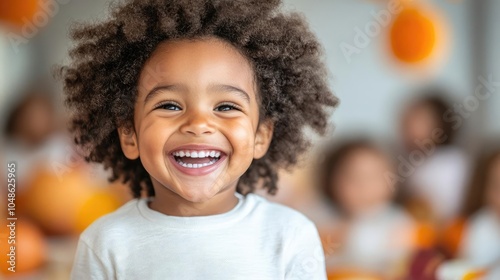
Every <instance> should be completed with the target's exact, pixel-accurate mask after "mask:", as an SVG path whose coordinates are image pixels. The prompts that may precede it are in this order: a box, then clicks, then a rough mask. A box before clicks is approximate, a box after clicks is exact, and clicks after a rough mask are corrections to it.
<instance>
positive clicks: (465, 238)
mask: <svg viewBox="0 0 500 280" xmlns="http://www.w3.org/2000/svg"><path fill="white" fill-rule="evenodd" d="M193 1H196V0H193ZM110 3H112V1H111V0H89V1H77V0H23V1H16V0H0V131H1V133H0V145H1V149H0V159H1V162H2V166H4V167H5V166H7V164H8V163H9V162H16V164H17V166H16V192H15V194H16V200H15V204H16V207H15V208H16V209H15V216H16V218H17V223H16V224H17V227H16V238H17V240H18V246H17V250H16V256H17V260H18V261H17V270H16V272H15V273H12V272H10V271H8V270H7V264H8V260H9V256H8V255H7V254H8V251H9V248H8V243H7V238H8V236H9V229H8V227H6V226H5V225H4V224H7V223H8V222H7V215H8V212H7V208H8V207H7V204H8V200H7V195H8V194H7V193H8V189H7V177H8V175H7V168H3V169H2V171H1V172H0V179H1V180H2V182H4V183H2V189H1V190H0V195H1V196H2V198H1V200H0V201H1V202H0V206H1V207H2V210H1V211H0V213H2V214H1V218H2V226H1V227H0V238H1V242H0V253H1V255H0V279H42V280H45V279H47V280H48V279H50V280H58V279H68V277H69V272H70V269H71V265H72V259H73V255H74V253H75V249H76V242H77V238H78V235H79V234H80V233H81V232H82V231H83V230H84V229H85V228H86V227H87V226H88V225H89V224H91V223H92V222H93V221H94V220H95V219H97V218H99V217H100V216H102V215H105V214H106V213H109V212H111V211H113V210H115V209H117V208H118V207H120V206H121V205H122V204H123V203H125V202H126V201H128V200H129V199H131V195H130V194H129V190H128V187H127V186H124V185H122V184H121V183H120V182H114V183H109V182H108V181H107V177H108V176H109V174H108V171H107V170H104V169H103V168H102V167H101V166H99V165H95V164H89V163H86V162H85V161H84V159H83V157H82V155H81V153H80V152H79V151H78V148H76V147H75V146H74V144H73V140H72V137H71V135H69V134H68V132H67V131H66V120H67V112H66V111H65V108H64V106H63V101H64V99H63V96H62V88H61V84H59V83H58V82H57V81H55V79H54V78H53V75H52V69H53V67H54V65H55V64H65V63H68V62H69V58H68V57H67V54H68V50H69V49H70V48H71V46H72V43H71V41H70V40H69V36H68V30H69V27H70V26H71V24H74V23H75V22H78V21H80V22H82V21H83V22H89V21H95V20H99V19H102V18H104V17H106V15H107V13H108V6H109V4H110ZM284 7H285V9H286V10H289V11H298V12H301V13H303V14H304V16H305V17H306V18H307V20H308V21H309V23H310V26H311V28H312V29H313V30H314V31H315V32H316V34H317V36H318V38H319V39H320V41H321V42H322V43H323V46H324V54H325V62H326V64H327V66H328V70H329V79H330V85H331V87H332V89H333V91H334V92H335V94H336V95H337V96H338V97H339V99H340V102H341V104H340V106H339V107H338V108H337V109H336V110H335V112H334V113H333V117H332V120H331V121H332V126H331V129H330V131H329V132H328V135H327V137H326V138H320V137H318V136H316V135H311V141H312V149H311V152H310V153H309V154H307V155H306V156H305V157H304V158H303V159H302V161H301V163H300V165H299V166H298V167H297V168H295V169H293V170H283V171H282V172H281V173H280V183H279V184H280V189H279V191H278V193H277V194H276V195H274V196H271V195H269V194H266V193H265V192H264V191H260V192H259V194H260V195H263V196H265V197H267V198H268V199H269V200H272V201H276V202H279V203H283V204H285V205H288V206H290V207H292V208H295V209H297V210H299V211H301V212H302V213H304V214H305V215H306V216H307V217H309V218H310V219H311V220H313V221H314V222H315V223H316V225H317V227H318V231H319V234H320V237H321V239H322V241H323V248H324V253H325V257H326V264H327V270H328V275H329V279H408V280H420V279H422V280H426V279H451V280H455V279H457V280H458V279H495V280H498V279H500V63H499V62H500V51H499V50H500V30H499V29H498V26H500V17H499V16H498V14H496V13H500V1H496V0H481V1H474V0H308V1H306V0H284ZM3 209H5V210H3Z"/></svg>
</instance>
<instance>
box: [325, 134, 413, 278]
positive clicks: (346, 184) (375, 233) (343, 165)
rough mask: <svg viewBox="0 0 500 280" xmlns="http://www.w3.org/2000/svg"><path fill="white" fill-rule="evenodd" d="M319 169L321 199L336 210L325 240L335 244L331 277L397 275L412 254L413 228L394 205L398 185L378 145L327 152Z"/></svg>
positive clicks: (360, 143) (342, 147)
mask: <svg viewBox="0 0 500 280" xmlns="http://www.w3.org/2000/svg"><path fill="white" fill-rule="evenodd" d="M323 168H324V170H323V178H322V180H323V182H322V185H323V186H322V187H323V191H324V195H325V197H326V198H327V199H328V200H330V202H331V203H332V205H333V207H334V211H335V218H334V221H333V225H332V230H331V231H330V233H329V234H330V237H326V238H325V239H330V242H332V241H333V242H334V243H335V244H336V247H335V249H334V250H333V254H332V255H331V256H327V266H328V268H329V271H331V273H330V277H331V279H336V278H334V276H332V273H333V274H339V273H341V271H346V270H349V271H352V270H354V271H358V272H359V275H360V274H361V273H373V274H376V275H380V276H381V277H382V276H383V277H388V276H394V275H395V274H397V273H398V270H400V268H401V265H402V263H404V261H405V259H406V258H407V257H408V255H409V254H410V253H411V251H412V246H413V245H412V243H413V232H414V228H413V221H412V219H411V218H410V217H409V216H408V215H407V214H406V213H405V212H404V211H403V210H401V209H400V208H398V207H397V206H395V205H394V203H393V202H392V198H393V195H394V188H395V187H396V186H395V181H393V180H390V179H389V178H390V176H389V174H393V172H394V168H393V163H392V162H391V159H390V158H389V156H388V155H387V154H386V153H385V152H384V151H383V150H382V149H381V148H379V147H378V146H377V145H376V144H374V143H372V142H370V141H365V140H357V141H352V142H347V143H345V144H342V145H340V146H339V147H336V148H334V149H331V150H330V151H327V152H326V159H325V162H324V163H323ZM325 251H326V250H325ZM353 276H354V275H353ZM339 279H340V278H339Z"/></svg>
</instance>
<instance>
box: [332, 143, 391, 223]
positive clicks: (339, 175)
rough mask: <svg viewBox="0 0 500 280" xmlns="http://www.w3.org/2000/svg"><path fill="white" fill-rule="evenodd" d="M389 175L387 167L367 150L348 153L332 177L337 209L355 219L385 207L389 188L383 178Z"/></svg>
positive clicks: (388, 197)
mask: <svg viewBox="0 0 500 280" xmlns="http://www.w3.org/2000/svg"><path fill="white" fill-rule="evenodd" d="M389 171H390V166H389V163H388V162H387V160H386V159H385V158H384V156H382V155H381V154H380V153H378V152H375V151H370V150H368V149H359V150H357V151H353V152H351V153H350V155H348V156H347V158H346V159H345V160H344V163H343V164H342V166H340V167H339V169H338V170H337V171H336V172H335V173H336V175H334V176H333V181H332V183H333V186H334V188H335V189H334V190H333V191H334V192H335V193H336V196H337V199H338V202H339V204H340V207H341V208H342V209H343V210H344V211H346V212H347V213H348V214H349V215H357V214H362V213H366V212H368V211H370V210H371V209H373V208H374V207H377V206H380V205H383V204H385V203H387V202H388V201H389V199H390V197H391V190H392V186H390V185H389V182H388V181H387V180H386V179H385V177H384V175H385V174H386V173H387V172H389Z"/></svg>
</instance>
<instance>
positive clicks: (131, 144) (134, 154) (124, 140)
mask: <svg viewBox="0 0 500 280" xmlns="http://www.w3.org/2000/svg"><path fill="white" fill-rule="evenodd" d="M118 136H119V137H120V145H121V146H122V151H123V153H124V154H125V156H126V157H127V158H128V159H130V160H134V159H137V158H138V157H139V146H138V144H137V135H136V134H135V131H134V129H133V128H132V127H131V126H121V127H119V128H118Z"/></svg>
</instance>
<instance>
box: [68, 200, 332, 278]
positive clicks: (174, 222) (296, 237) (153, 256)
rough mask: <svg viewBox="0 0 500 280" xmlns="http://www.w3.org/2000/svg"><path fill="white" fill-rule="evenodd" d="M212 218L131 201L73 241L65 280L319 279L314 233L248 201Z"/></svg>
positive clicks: (287, 211)
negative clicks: (73, 250)
mask: <svg viewBox="0 0 500 280" xmlns="http://www.w3.org/2000/svg"><path fill="white" fill-rule="evenodd" d="M235 196H236V197H238V199H239V202H238V204H237V205H236V206H235V207H234V208H233V209H231V210H230V211H228V212H226V213H222V214H217V215H209V216H195V217H178V216H169V215H165V214H162V213H160V212H158V211H155V210H152V209H150V208H149V207H148V205H147V200H146V199H134V200H132V201H129V202H128V203H126V204H125V205H123V206H122V207H121V208H120V209H118V210H117V211H115V212H113V213H111V214H108V215H106V216H104V217H102V218H100V219H98V220H97V221H96V222H94V223H93V224H92V225H90V226H89V227H88V228H87V229H86V230H85V231H84V232H83V233H82V234H81V236H80V240H79V243H78V248H77V252H76V258H75V262H74V264H73V269H72V273H71V279H78V280H80V279H82V280H91V279H100V280H101V279H120V280H122V279H134V280H135V279H147V280H154V279H162V280H163V279H180V280H191V279H203V280H210V279H214V280H215V279H216V280H221V279H224V280H225V279H249V280H250V279H251V280H264V279H272V280H277V279H287V280H288V279H297V280H298V279H304V280H316V279H318V280H326V269H325V262H324V254H323V249H322V246H321V241H320V238H319V235H318V232H317V229H316V227H315V225H314V224H313V222H311V221H310V220H309V219H308V218H306V217H305V216H304V215H303V214H301V213H299V212H297V211H295V210H293V209H291V208H288V207H286V206H283V205H280V204H277V203H273V202H270V201H268V200H267V199H265V198H263V197H261V196H258V195H256V194H252V193H250V194H247V195H246V197H245V196H243V195H241V194H239V193H235Z"/></svg>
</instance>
